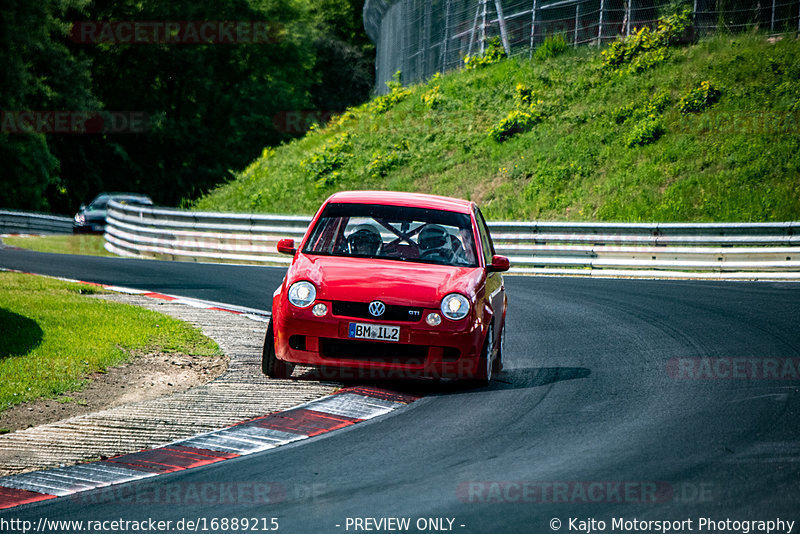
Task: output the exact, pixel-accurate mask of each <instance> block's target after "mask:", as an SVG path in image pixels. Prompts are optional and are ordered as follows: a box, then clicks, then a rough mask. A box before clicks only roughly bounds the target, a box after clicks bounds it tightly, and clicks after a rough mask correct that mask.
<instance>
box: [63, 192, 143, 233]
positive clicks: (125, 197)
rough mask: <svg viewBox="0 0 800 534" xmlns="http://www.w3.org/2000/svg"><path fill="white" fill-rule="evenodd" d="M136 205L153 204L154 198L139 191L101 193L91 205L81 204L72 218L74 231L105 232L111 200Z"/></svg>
mask: <svg viewBox="0 0 800 534" xmlns="http://www.w3.org/2000/svg"><path fill="white" fill-rule="evenodd" d="M112 200H113V201H115V202H119V203H121V204H132V205H136V206H152V205H153V200H152V199H151V198H150V197H148V196H147V195H141V194H139V193H100V194H99V195H97V197H95V199H94V200H92V201H91V202H90V203H89V205H88V206H87V205H85V204H81V207H80V208H79V210H78V213H76V214H75V217H73V219H72V232H73V233H76V234H80V233H103V232H104V231H105V229H106V215H107V213H108V203H109V202H110V201H112Z"/></svg>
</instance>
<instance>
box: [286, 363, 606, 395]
mask: <svg viewBox="0 0 800 534" xmlns="http://www.w3.org/2000/svg"><path fill="white" fill-rule="evenodd" d="M591 373H592V371H591V370H590V369H587V368H585V367H540V368H523V369H508V370H504V371H502V372H500V373H499V374H497V375H495V376H494V378H493V379H492V381H491V383H490V384H489V385H488V386H485V387H475V386H473V385H470V384H469V382H463V381H458V380H441V381H440V380H435V379H430V378H405V379H394V378H381V379H375V377H370V376H364V377H354V376H353V375H352V371H351V370H345V371H340V370H338V369H335V368H331V369H317V368H311V369H308V370H306V371H304V372H302V373H300V374H299V376H295V378H294V379H295V380H319V381H335V382H340V383H343V384H344V385H345V386H346V387H353V386H373V387H381V388H388V389H393V390H395V391H398V392H401V393H408V394H411V395H446V394H451V393H463V392H472V391H475V392H479V391H500V390H512V389H527V388H535V387H541V386H547V385H549V384H553V383H556V382H563V381H565V380H576V379H580V378H586V377H588V376H589V375H590V374H591Z"/></svg>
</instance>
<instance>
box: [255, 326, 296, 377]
mask: <svg viewBox="0 0 800 534" xmlns="http://www.w3.org/2000/svg"><path fill="white" fill-rule="evenodd" d="M261 371H262V372H263V373H264V374H265V375H267V376H268V377H269V378H289V377H290V376H292V371H294V364H292V363H288V362H285V361H283V360H279V359H278V357H277V356H276V355H275V332H274V331H273V329H272V319H270V320H269V325H268V326H267V335H266V336H265V337H264V350H263V351H262V354H261Z"/></svg>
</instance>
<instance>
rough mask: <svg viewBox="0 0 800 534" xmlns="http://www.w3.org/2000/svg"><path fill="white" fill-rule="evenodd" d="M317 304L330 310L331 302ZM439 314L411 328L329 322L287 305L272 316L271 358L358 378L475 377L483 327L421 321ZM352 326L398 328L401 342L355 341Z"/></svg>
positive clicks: (361, 320) (308, 310)
mask: <svg viewBox="0 0 800 534" xmlns="http://www.w3.org/2000/svg"><path fill="white" fill-rule="evenodd" d="M318 302H324V303H325V304H327V305H328V310H332V309H333V307H332V305H331V303H330V302H325V301H318ZM275 304H277V302H276V303H275ZM273 310H275V308H274V307H273ZM438 311H439V310H435V309H425V310H424V311H423V313H422V318H421V319H420V320H419V321H415V322H401V321H381V320H370V319H364V318H355V317H341V316H333V315H332V314H331V312H330V311H329V312H328V314H327V315H325V316H324V317H315V316H314V315H313V314H312V313H311V308H310V307H309V308H306V309H298V308H295V307H293V306H291V305H289V304H288V303H286V304H283V305H282V306H281V308H280V310H279V313H277V314H274V315H273V328H274V332H275V352H276V355H277V357H278V358H279V359H281V360H285V361H288V362H292V363H296V364H301V365H312V366H316V367H335V368H338V369H349V370H353V371H358V373H357V376H358V377H359V378H363V377H366V378H405V377H408V378H417V377H431V378H461V379H464V378H473V377H475V376H476V375H477V374H478V373H479V370H480V365H479V358H480V352H481V348H482V347H483V341H484V338H485V331H484V329H483V328H482V325H481V324H479V323H478V322H477V321H475V320H474V318H473V317H472V314H471V315H470V316H468V317H467V318H465V319H462V320H460V321H450V320H448V319H443V320H442V324H440V325H438V326H429V325H428V324H427V323H426V322H425V319H424V318H425V317H426V316H427V314H428V313H430V312H438ZM350 323H371V324H380V325H388V326H399V327H400V339H399V341H397V342H388V341H370V340H360V339H353V338H350V337H349V329H350V328H349V327H350Z"/></svg>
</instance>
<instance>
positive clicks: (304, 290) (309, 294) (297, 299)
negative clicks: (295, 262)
mask: <svg viewBox="0 0 800 534" xmlns="http://www.w3.org/2000/svg"><path fill="white" fill-rule="evenodd" d="M316 299H317V288H315V287H314V284H312V283H311V282H306V281H305V280H303V281H302V282H295V283H294V284H292V287H290V288H289V302H291V303H292V304H294V305H295V306H297V307H298V308H308V307H309V306H311V305H312V304H313V303H314V301H315V300H316Z"/></svg>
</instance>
